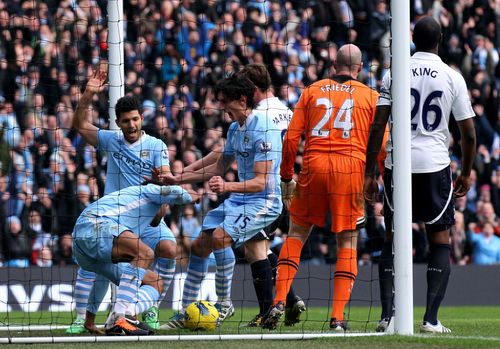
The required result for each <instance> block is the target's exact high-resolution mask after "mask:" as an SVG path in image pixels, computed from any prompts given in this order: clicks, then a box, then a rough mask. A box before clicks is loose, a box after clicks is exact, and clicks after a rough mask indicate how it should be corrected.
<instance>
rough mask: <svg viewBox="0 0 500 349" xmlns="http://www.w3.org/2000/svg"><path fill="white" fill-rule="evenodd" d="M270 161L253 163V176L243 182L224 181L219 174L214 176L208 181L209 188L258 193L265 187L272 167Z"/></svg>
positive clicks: (223, 191) (224, 191)
mask: <svg viewBox="0 0 500 349" xmlns="http://www.w3.org/2000/svg"><path fill="white" fill-rule="evenodd" d="M272 165H273V162H272V161H259V162H256V163H255V165H254V172H255V177H254V178H252V179H250V180H248V181H244V182H226V181H224V179H223V178H222V177H221V176H214V177H212V178H210V180H209V181H208V185H209V186H210V189H211V190H212V191H214V192H216V193H218V194H222V193H247V194H248V193H259V192H262V191H264V189H265V188H266V180H267V174H268V173H270V171H271V168H272Z"/></svg>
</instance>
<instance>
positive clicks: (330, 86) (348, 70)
mask: <svg viewBox="0 0 500 349" xmlns="http://www.w3.org/2000/svg"><path fill="white" fill-rule="evenodd" d="M361 66H362V62H361V51H360V50H359V48H358V47H357V46H355V45H344V46H342V47H341V48H340V49H339V51H338V54H337V59H336V61H335V68H336V73H337V75H336V76H334V77H332V78H331V79H324V80H320V81H318V82H316V83H314V84H312V85H311V86H309V87H308V88H306V89H305V90H304V92H303V93H302V95H301V97H300V99H299V101H298V103H297V105H296V107H295V110H294V113H293V117H292V120H291V122H290V125H289V127H288V131H287V133H286V135H285V139H284V142H283V160H282V164H281V179H282V181H283V182H284V183H285V184H283V189H282V190H283V192H284V194H283V195H284V201H288V200H289V199H290V198H291V195H292V194H293V191H294V190H293V189H294V185H295V184H294V181H293V165H294V162H295V157H296V154H297V149H298V146H299V141H300V139H301V137H302V135H304V136H305V146H304V154H303V165H302V170H301V172H300V174H299V179H298V183H297V190H296V192H295V196H293V198H292V199H291V206H290V221H291V222H290V231H289V234H288V238H287V239H286V240H285V243H284V245H283V247H282V249H281V253H280V256H279V260H278V272H277V280H276V297H275V299H274V305H273V307H272V308H271V310H270V311H269V313H268V314H267V315H266V318H265V320H264V323H263V327H265V328H269V329H275V328H276V327H277V325H278V322H279V320H280V318H281V317H282V315H283V313H284V311H285V301H286V294H287V292H288V289H289V288H290V284H291V283H292V281H293V279H294V277H295V275H296V273H297V270H298V267H299V262H300V254H301V251H302V247H303V245H304V243H305V241H306V240H307V237H308V236H309V233H310V230H311V228H312V227H313V226H314V225H317V226H324V225H325V221H326V215H327V213H328V212H330V214H331V216H332V226H331V231H332V232H334V233H336V237H337V246H338V253H337V256H338V259H337V269H336V271H335V275H334V295H333V309H332V314H331V321H330V328H331V329H332V330H338V331H342V330H345V329H346V327H347V326H346V321H345V320H344V308H345V305H346V304H347V302H348V301H349V298H350V294H351V290H352V287H353V285H354V281H355V279H356V275H357V256H356V254H357V252H356V245H357V237H358V229H359V228H360V227H362V226H363V225H364V223H365V216H364V202H363V174H364V165H365V151H366V144H367V141H368V131H369V128H370V125H371V123H372V121H373V117H374V115H375V106H376V101H377V97H378V93H377V92H376V91H373V90H372V89H370V88H369V87H367V86H366V85H364V84H362V83H361V82H359V81H357V80H356V78H357V76H358V73H359V72H360V70H361ZM285 199H286V200H285Z"/></svg>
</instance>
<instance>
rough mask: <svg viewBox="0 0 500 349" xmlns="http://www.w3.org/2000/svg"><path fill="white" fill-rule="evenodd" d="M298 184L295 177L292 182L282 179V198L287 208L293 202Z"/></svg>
mask: <svg viewBox="0 0 500 349" xmlns="http://www.w3.org/2000/svg"><path fill="white" fill-rule="evenodd" d="M296 186H297V183H296V182H295V181H294V180H293V179H292V180H291V181H290V182H283V181H281V199H282V200H283V205H285V206H286V208H287V209H289V208H290V205H291V204H292V199H293V196H294V195H295V187H296Z"/></svg>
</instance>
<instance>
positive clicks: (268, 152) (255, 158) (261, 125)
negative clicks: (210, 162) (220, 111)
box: [224, 110, 282, 207]
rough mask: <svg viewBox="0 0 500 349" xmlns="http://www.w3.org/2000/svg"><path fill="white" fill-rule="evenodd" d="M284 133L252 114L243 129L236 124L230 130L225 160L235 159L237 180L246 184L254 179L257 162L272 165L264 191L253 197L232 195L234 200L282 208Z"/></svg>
mask: <svg viewBox="0 0 500 349" xmlns="http://www.w3.org/2000/svg"><path fill="white" fill-rule="evenodd" d="M281 151H282V145H281V129H280V128H279V127H276V126H275V125H274V124H273V122H271V121H270V119H269V118H267V117H266V115H265V114H263V113H261V112H259V111H255V110H254V111H253V112H252V113H251V114H250V115H249V116H248V118H247V119H246V120H245V124H244V125H243V126H240V125H239V124H238V122H233V123H232V124H231V126H230V127H229V130H228V134H227V142H226V146H225V148H224V155H225V156H234V157H235V159H236V162H237V164H238V178H239V181H240V182H244V181H247V180H250V179H253V178H255V172H254V165H255V162H260V161H273V165H272V168H271V171H270V173H269V174H268V176H267V182H266V186H265V189H264V191H262V192H259V193H250V194H232V196H233V198H234V199H238V200H245V201H246V200H248V199H250V198H263V199H266V200H268V201H270V202H271V203H272V204H273V206H274V205H275V206H276V207H277V206H281V188H280V183H281V179H280V176H279V170H280V164H281Z"/></svg>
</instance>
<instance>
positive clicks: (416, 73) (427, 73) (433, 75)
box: [411, 67, 438, 78]
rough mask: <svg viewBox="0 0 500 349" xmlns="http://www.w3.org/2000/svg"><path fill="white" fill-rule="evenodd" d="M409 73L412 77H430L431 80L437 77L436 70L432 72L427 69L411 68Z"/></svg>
mask: <svg viewBox="0 0 500 349" xmlns="http://www.w3.org/2000/svg"><path fill="white" fill-rule="evenodd" d="M411 73H412V74H413V76H430V77H431V78H436V77H437V75H438V72H437V70H433V69H431V68H428V67H417V68H412V69H411Z"/></svg>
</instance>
